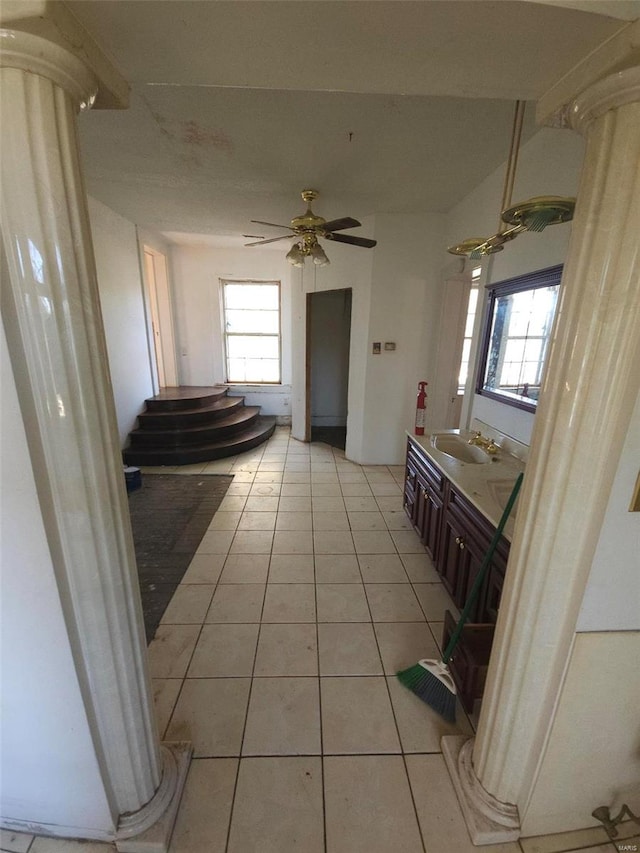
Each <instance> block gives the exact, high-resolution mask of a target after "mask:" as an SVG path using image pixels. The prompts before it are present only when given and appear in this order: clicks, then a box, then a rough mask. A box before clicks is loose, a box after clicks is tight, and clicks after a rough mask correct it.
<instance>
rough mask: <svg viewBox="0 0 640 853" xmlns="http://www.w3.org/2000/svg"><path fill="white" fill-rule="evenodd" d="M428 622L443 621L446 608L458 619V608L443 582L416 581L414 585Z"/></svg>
mask: <svg viewBox="0 0 640 853" xmlns="http://www.w3.org/2000/svg"><path fill="white" fill-rule="evenodd" d="M413 588H414V590H415V593H416V595H417V596H418V599H419V600H420V605H421V606H422V609H423V611H424V615H425V617H426V619H427V622H432V621H442V620H443V619H444V612H445V610H450V611H451V612H452V613H453V615H454V617H455V618H456V619H457V617H458V610H457V608H456V606H455V604H454V603H453V601H452V600H451V596H450V595H449V593H448V592H447V591H446V589H445V588H444V587H443V586H442V584H441V583H416V584H414V585H413Z"/></svg>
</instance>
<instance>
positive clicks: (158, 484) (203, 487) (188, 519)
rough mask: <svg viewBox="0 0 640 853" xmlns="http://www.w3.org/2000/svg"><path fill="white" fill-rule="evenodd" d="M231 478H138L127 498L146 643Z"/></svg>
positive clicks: (194, 476)
mask: <svg viewBox="0 0 640 853" xmlns="http://www.w3.org/2000/svg"><path fill="white" fill-rule="evenodd" d="M232 480H233V477H231V476H226V475H217V474H206V475H194V474H143V475H142V487H141V488H140V489H138V490H137V491H135V492H131V493H130V495H129V509H130V513H131V527H132V530H133V543H134V546H135V552H136V561H137V563H138V577H139V582H140V594H141V597H142V610H143V613H144V625H145V631H146V635H147V642H148V643H149V642H151V640H152V639H153V637H154V634H155V632H156V629H157V627H158V624H159V623H160V620H161V619H162V614H163V613H164V611H165V610H166V609H167V605H168V604H169V601H170V600H171V597H172V596H173V593H174V592H175V590H176V587H177V586H178V584H179V583H180V581H181V580H182V577H183V575H184V573H185V572H186V570H187V568H188V567H189V563H190V562H191V559H192V557H193V555H194V553H195V551H196V549H197V547H198V545H199V544H200V540H201V539H202V537H203V536H204V533H205V531H206V529H207V527H208V526H209V524H210V522H211V519H212V517H213V514H214V513H215V511H216V510H217V509H218V507H219V506H220V502H221V501H222V499H223V497H224V496H225V493H226V491H227V489H228V488H229V484H230V483H231V481H232Z"/></svg>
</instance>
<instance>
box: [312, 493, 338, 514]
mask: <svg viewBox="0 0 640 853" xmlns="http://www.w3.org/2000/svg"><path fill="white" fill-rule="evenodd" d="M311 508H312V509H313V511H314V513H316V512H344V500H343V499H342V497H340V496H338V497H333V498H323V497H316V496H315V495H313V494H312V497H311Z"/></svg>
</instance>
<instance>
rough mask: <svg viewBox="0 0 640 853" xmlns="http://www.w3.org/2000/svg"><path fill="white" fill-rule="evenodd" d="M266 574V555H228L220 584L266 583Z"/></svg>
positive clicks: (267, 566)
mask: <svg viewBox="0 0 640 853" xmlns="http://www.w3.org/2000/svg"><path fill="white" fill-rule="evenodd" d="M268 572H269V555H268V554H229V556H228V557H227V559H226V560H225V564H224V569H223V571H222V574H221V575H220V583H223V584H224V583H266V582H267V574H268Z"/></svg>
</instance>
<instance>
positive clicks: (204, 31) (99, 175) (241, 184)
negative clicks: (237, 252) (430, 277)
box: [67, 0, 640, 243]
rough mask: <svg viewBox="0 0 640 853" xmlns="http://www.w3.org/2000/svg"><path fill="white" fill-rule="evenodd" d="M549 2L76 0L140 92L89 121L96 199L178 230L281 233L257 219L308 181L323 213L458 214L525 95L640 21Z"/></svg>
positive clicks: (86, 140) (606, 4) (630, 4)
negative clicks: (125, 106) (118, 107)
mask: <svg viewBox="0 0 640 853" xmlns="http://www.w3.org/2000/svg"><path fill="white" fill-rule="evenodd" d="M551 2H552V0H544V2H531V0H526V2H525V0H518V2H516V0H411V2H407V0H323V2H317V1H316V2H313V0H277V2H271V0H257V1H256V0H195V2H194V1H193V0H118V2H111V0H69V2H68V3H67V5H68V7H69V8H70V9H71V10H72V12H73V13H74V14H75V15H76V16H77V17H78V18H79V20H80V21H81V22H82V23H83V24H84V25H85V26H86V27H87V29H89V30H90V31H91V32H92V34H93V35H94V37H95V38H96V40H97V41H98V43H99V44H100V45H101V46H102V48H103V49H104V50H105V51H106V52H107V53H108V54H109V55H110V56H111V57H112V59H113V61H114V64H115V65H116V67H117V68H118V69H119V70H120V72H121V73H122V74H123V75H124V76H125V77H126V78H127V80H128V81H129V82H130V84H131V87H132V96H131V107H130V109H129V110H125V111H93V112H90V113H88V114H85V115H82V116H81V118H80V138H81V147H82V152H83V157H84V161H85V167H86V174H87V183H88V188H89V192H90V193H91V194H92V195H94V196H95V197H96V198H98V199H99V200H101V201H103V202H104V203H105V204H107V205H108V206H109V207H111V208H113V209H114V210H116V211H117V212H119V213H121V214H122V215H123V216H125V217H127V218H128V219H130V220H132V221H133V222H135V223H137V224H139V225H141V226H145V227H148V228H153V229H156V230H160V231H162V232H167V233H169V232H170V233H171V238H172V239H174V240H180V239H181V238H180V233H185V234H191V235H195V234H204V235H220V236H222V237H225V236H227V237H229V238H232V237H236V238H238V236H239V235H241V234H256V235H262V234H264V235H265V236H275V234H277V232H276V231H270V230H268V229H266V230H265V229H264V228H260V227H259V226H255V225H254V226H252V225H250V223H249V220H250V219H263V220H268V221H270V222H276V223H287V222H288V220H289V219H290V218H291V217H292V216H294V215H297V214H299V213H301V212H302V210H303V207H304V205H303V204H302V202H301V200H300V197H299V192H300V190H302V189H303V188H304V187H309V186H312V187H315V188H317V189H318V190H320V192H321V197H320V199H319V200H318V201H317V202H316V204H315V205H314V210H315V211H316V212H317V213H319V214H321V215H323V216H325V217H326V218H327V219H332V218H335V217H338V216H345V215H349V216H354V217H356V218H359V219H361V218H363V217H366V216H368V215H372V214H375V213H380V212H415V211H424V212H427V211H439V212H443V211H446V210H448V209H449V208H450V207H451V206H452V205H453V204H455V203H456V202H457V201H458V200H460V199H461V198H463V197H464V196H465V195H466V194H467V193H468V192H469V191H470V190H471V189H472V188H473V187H474V186H475V185H476V184H478V183H479V182H480V181H481V180H482V179H483V178H484V177H485V176H486V175H487V174H489V173H490V172H491V171H493V169H495V168H496V167H497V166H498V165H500V163H502V162H504V160H505V159H506V157H507V153H508V142H509V136H510V132H511V121H512V115H513V101H514V100H515V99H516V98H520V99H524V100H528V101H535V99H537V98H538V97H539V96H540V95H542V94H543V93H544V92H545V90H546V89H547V88H548V87H549V86H550V85H551V84H552V83H553V82H555V81H556V80H557V79H558V78H559V77H560V76H562V75H563V74H564V73H566V72H567V71H568V70H569V69H571V68H572V67H573V66H574V65H575V64H576V63H577V62H578V61H579V60H580V59H581V58H582V57H583V56H585V55H586V54H588V53H589V52H590V51H591V50H593V49H594V48H595V47H596V46H597V45H599V44H601V43H602V42H603V41H605V40H606V39H608V38H609V37H610V36H611V35H613V34H614V33H615V32H617V31H618V30H619V29H620V28H621V27H622V26H625V25H626V24H625V21H626V20H630V19H632V18H633V17H640V3H639V2H638V0H564V2H562V0H561V2H562V6H565V5H572V6H576V5H579V6H581V7H582V8H584V7H587V8H589V10H591V9H593V12H591V11H588V12H585V11H583V10H582V9H575V8H560V7H559V6H558V5H557V4H556V3H555V2H554V4H553V5H551ZM634 10H635V11H634ZM636 11H637V14H635V12H636ZM595 12H597V13H598V14H595ZM603 12H604V13H605V14H603ZM527 113H528V115H527V120H526V125H525V138H527V137H528V136H530V135H531V133H532V132H533V130H534V127H533V104H531V106H530V108H529V109H528V111H527ZM184 239H187V238H186V237H185V238H184ZM194 239H195V238H194V237H193V236H191V237H190V238H189V240H190V241H191V242H193V240H194ZM233 242H234V243H235V242H238V240H237V239H234V240H233Z"/></svg>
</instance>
